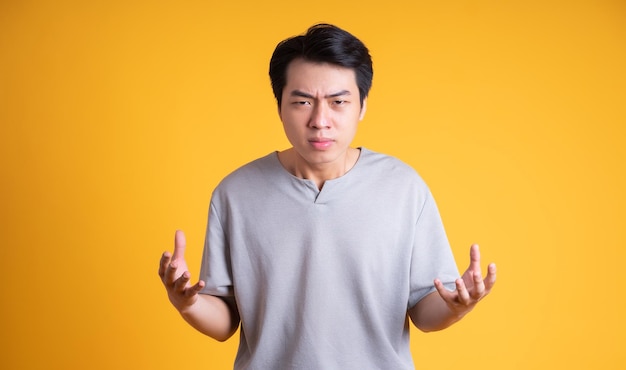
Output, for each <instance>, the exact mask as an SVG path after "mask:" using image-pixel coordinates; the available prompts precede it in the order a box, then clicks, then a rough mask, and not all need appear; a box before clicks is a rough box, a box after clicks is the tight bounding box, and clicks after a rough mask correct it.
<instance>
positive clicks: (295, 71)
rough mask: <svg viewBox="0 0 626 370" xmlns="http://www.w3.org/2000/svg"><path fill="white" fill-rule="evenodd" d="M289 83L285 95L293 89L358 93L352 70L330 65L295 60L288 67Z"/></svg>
mask: <svg viewBox="0 0 626 370" xmlns="http://www.w3.org/2000/svg"><path fill="white" fill-rule="evenodd" d="M286 77H287V81H286V82H287V83H286V85H285V89H284V90H283V93H285V92H289V91H290V90H292V89H301V90H308V91H311V92H313V91H318V90H319V91H328V90H334V89H341V90H348V91H357V90H358V87H357V83H356V74H355V73H354V70H353V69H351V68H346V67H342V66H338V65H335V64H330V63H318V62H311V61H307V60H304V59H295V60H293V61H292V62H291V63H290V64H289V66H288V67H287V76H286Z"/></svg>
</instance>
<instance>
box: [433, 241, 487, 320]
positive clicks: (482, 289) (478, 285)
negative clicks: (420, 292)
mask: <svg viewBox="0 0 626 370" xmlns="http://www.w3.org/2000/svg"><path fill="white" fill-rule="evenodd" d="M495 283H496V265H495V264H494V263H491V264H489V266H488V267H487V276H486V277H485V278H484V279H483V277H482V272H481V269H480V250H479V249H478V245H476V244H474V245H472V246H471V248H470V264H469V267H468V268H467V270H465V272H464V273H463V275H462V276H461V278H460V279H457V280H456V289H455V290H453V291H449V290H447V289H446V288H445V287H444V285H443V283H442V282H441V280H439V279H435V288H437V292H439V295H440V296H441V297H442V298H443V300H444V301H445V302H446V304H447V305H448V307H449V308H450V310H452V311H453V312H454V313H455V314H457V315H459V316H462V315H465V314H466V313H468V312H469V311H471V310H472V308H474V306H475V305H476V303H478V302H479V301H480V300H481V299H483V298H484V297H485V296H486V295H487V294H489V292H490V291H491V289H492V288H493V286H494V284H495Z"/></svg>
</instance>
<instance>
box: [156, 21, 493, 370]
mask: <svg viewBox="0 0 626 370" xmlns="http://www.w3.org/2000/svg"><path fill="white" fill-rule="evenodd" d="M372 76H373V71H372V62H371V58H370V55H369V52H368V50H367V48H366V47H365V46H364V45H363V44H362V43H361V41H359V40H358V39H356V38H355V37H354V36H352V35H351V34H349V33H348V32H346V31H344V30H341V29H339V28H337V27H334V26H332V25H326V24H320V25H316V26H313V27H311V28H310V29H309V30H308V31H307V33H306V34H305V35H302V36H297V37H294V38H289V39H287V40H285V41H283V42H281V43H279V44H278V46H277V47H276V50H275V51H274V54H273V56H272V59H271V62H270V77H271V81H272V88H273V90H274V94H275V96H276V99H277V102H278V108H279V116H280V119H281V121H282V122H283V126H284V130H285V134H286V135H287V138H288V139H289V142H290V143H291V145H292V147H291V148H289V149H287V150H284V151H281V152H274V153H271V154H269V155H267V156H265V157H263V158H260V159H257V160H256V161H253V162H251V163H249V164H247V165H245V166H243V167H242V168H239V169H238V170H236V171H234V172H233V173H232V174H230V175H229V176H227V177H226V178H225V179H224V180H223V181H222V182H221V183H220V184H219V186H218V187H217V188H216V189H215V191H214V193H213V197H212V199H211V204H210V211H209V221H208V228H207V235H206V244H205V249H204V257H203V260H202V268H201V273H200V281H198V283H196V284H195V285H191V284H190V274H189V272H188V269H187V265H186V262H185V259H184V249H185V240H184V236H183V234H182V232H180V231H178V232H177V233H176V239H175V247H174V253H173V255H171V254H169V253H168V252H165V253H164V254H163V256H162V258H161V262H160V268H159V275H160V276H161V279H162V281H163V283H164V285H165V287H166V289H167V293H168V296H169V299H170V301H171V303H172V304H173V305H174V307H176V309H177V310H178V311H179V312H180V314H181V315H182V316H183V318H184V319H185V320H187V322H189V324H191V326H193V327H194V328H196V329H197V330H199V331H201V332H203V333H205V334H206V335H208V336H210V337H213V338H215V339H217V340H226V339H228V338H229V337H230V336H231V335H232V334H233V333H234V332H235V331H236V329H237V328H238V327H239V324H240V323H241V332H240V334H241V336H240V346H239V351H238V354H237V358H236V359H235V368H236V369H263V370H266V369H359V370H360V369H412V368H413V361H412V358H411V353H410V349H409V320H408V318H410V319H411V321H412V322H413V324H414V325H415V326H416V327H418V328H419V329H421V330H424V331H432V330H440V329H443V328H446V327H448V326H449V325H451V324H453V323H454V322H456V321H458V320H459V319H461V318H462V317H463V316H464V315H465V314H467V313H468V312H469V311H471V310H472V308H473V307H474V306H475V305H476V303H477V302H479V301H480V300H481V299H482V298H483V297H485V296H486V295H487V294H488V293H489V291H490V290H491V288H492V286H493V285H494V283H495V273H496V271H495V265H493V264H492V265H490V266H489V267H488V272H487V276H486V278H485V279H484V280H483V278H482V274H481V269H480V256H479V251H478V247H477V246H476V245H474V246H472V247H471V249H470V256H471V263H470V266H469V268H468V269H467V271H465V273H464V274H463V275H462V276H461V277H459V274H458V270H457V268H456V264H455V262H454V258H453V256H452V253H451V250H450V247H449V244H448V241H447V238H446V235H445V232H444V228H443V225H442V223H441V219H440V216H439V213H438V210H437V207H436V205H435V202H434V200H433V197H432V195H431V193H430V191H429V189H428V187H427V186H426V184H425V183H424V182H423V181H422V179H421V178H420V177H419V175H418V174H417V173H416V172H415V171H414V170H413V169H411V168H410V167H409V166H407V165H406V164H404V163H402V162H401V161H399V160H397V159H395V158H392V157H390V156H386V155H383V154H379V153H375V152H373V151H370V150H368V149H366V148H353V147H351V146H350V144H351V142H352V139H353V138H354V135H355V133H356V130H357V126H358V123H359V121H360V120H361V119H362V118H363V115H364V114H365V111H366V106H367V94H368V92H369V89H370V86H371V81H372Z"/></svg>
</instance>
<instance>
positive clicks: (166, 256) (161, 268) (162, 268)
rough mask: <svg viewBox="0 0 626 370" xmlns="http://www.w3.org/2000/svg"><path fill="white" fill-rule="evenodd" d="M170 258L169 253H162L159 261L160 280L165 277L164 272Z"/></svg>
mask: <svg viewBox="0 0 626 370" xmlns="http://www.w3.org/2000/svg"><path fill="white" fill-rule="evenodd" d="M171 259H172V256H171V255H170V253H169V252H164V253H163V255H162V256H161V260H160V261H159V276H160V277H161V279H163V277H164V276H165V270H167V265H168V264H169V263H170V260H171Z"/></svg>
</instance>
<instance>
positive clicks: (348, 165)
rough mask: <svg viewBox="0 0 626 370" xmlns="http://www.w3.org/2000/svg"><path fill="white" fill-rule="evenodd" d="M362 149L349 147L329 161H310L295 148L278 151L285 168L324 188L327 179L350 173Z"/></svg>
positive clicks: (319, 187) (320, 188)
mask: <svg viewBox="0 0 626 370" xmlns="http://www.w3.org/2000/svg"><path fill="white" fill-rule="evenodd" d="M360 153H361V151H360V150H359V149H356V148H348V149H347V150H346V152H345V155H343V156H341V157H340V158H337V159H336V160H334V161H332V162H327V163H310V162H308V161H307V160H306V159H305V158H303V157H302V156H300V155H299V154H298V152H296V151H295V150H294V149H293V148H291V149H287V150H285V151H282V152H279V153H278V158H279V160H280V162H281V164H282V165H283V167H285V169H286V170H287V171H288V172H289V173H291V174H292V175H294V176H296V177H298V178H301V179H307V180H311V181H313V182H314V183H315V184H316V185H317V188H318V189H319V190H322V188H323V187H324V183H325V182H326V181H327V180H332V179H336V178H338V177H341V176H343V175H345V174H346V173H348V171H350V170H351V169H352V167H354V165H355V164H356V162H357V160H358V159H359V155H360Z"/></svg>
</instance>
